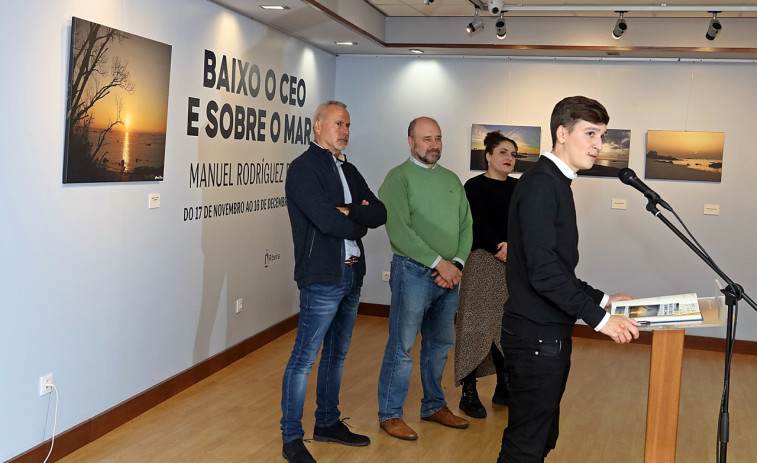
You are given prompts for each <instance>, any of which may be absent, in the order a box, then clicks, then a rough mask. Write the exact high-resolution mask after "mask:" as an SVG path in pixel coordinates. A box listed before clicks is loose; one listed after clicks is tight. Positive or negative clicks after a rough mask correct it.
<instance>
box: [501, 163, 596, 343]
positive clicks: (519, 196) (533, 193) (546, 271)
mask: <svg viewBox="0 0 757 463" xmlns="http://www.w3.org/2000/svg"><path fill="white" fill-rule="evenodd" d="M570 184H571V180H570V179H568V178H567V177H565V175H563V173H562V172H560V169H559V168H558V167H557V165H555V163H554V162H552V161H551V160H550V159H547V158H546V157H544V156H542V157H540V158H539V160H538V161H537V162H536V164H534V166H533V167H531V168H530V169H529V170H528V171H526V172H525V173H524V174H523V175H522V176H521V177H520V180H519V181H518V184H517V186H516V187H515V190H514V192H513V197H512V200H511V202H510V215H509V220H508V233H507V237H508V246H507V286H508V289H509V291H510V299H509V300H508V301H507V303H506V304H505V308H504V315H503V318H502V323H503V329H506V330H508V331H510V332H511V333H514V334H517V335H519V336H521V337H525V338H532V339H563V338H567V337H570V336H571V335H572V333H573V326H574V324H575V322H576V319H578V318H580V319H582V320H584V321H585V322H586V323H587V324H589V325H590V326H592V327H594V326H597V325H598V324H599V322H600V321H602V318H603V317H604V315H605V313H606V312H605V310H604V309H602V308H601V307H600V306H599V303H600V302H601V300H602V297H603V296H604V293H603V292H602V291H599V290H597V289H594V288H592V287H591V286H590V285H588V284H587V283H585V282H583V281H581V280H579V279H578V278H577V277H576V274H575V268H576V265H578V227H577V225H576V208H575V204H574V203H573V191H572V190H571V189H570Z"/></svg>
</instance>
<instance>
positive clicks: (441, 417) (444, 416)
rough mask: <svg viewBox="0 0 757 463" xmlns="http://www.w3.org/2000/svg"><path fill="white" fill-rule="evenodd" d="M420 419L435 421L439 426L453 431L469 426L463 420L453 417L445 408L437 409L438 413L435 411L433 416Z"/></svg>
mask: <svg viewBox="0 0 757 463" xmlns="http://www.w3.org/2000/svg"><path fill="white" fill-rule="evenodd" d="M421 419H422V420H426V421H436V422H437V423H439V424H443V425H444V426H447V427H450V428H455V429H465V428H467V427H468V425H469V424H470V423H468V420H466V419H465V418H460V417H459V416H455V414H454V413H452V412H451V411H450V409H449V408H447V407H446V406H444V407H442V408H441V409H439V411H437V412H436V413H434V414H433V415H431V416H424V417H422V418H421Z"/></svg>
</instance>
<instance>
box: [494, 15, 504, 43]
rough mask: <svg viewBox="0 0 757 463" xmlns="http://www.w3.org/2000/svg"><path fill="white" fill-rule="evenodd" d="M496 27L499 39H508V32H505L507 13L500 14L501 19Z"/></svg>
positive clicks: (495, 24)
mask: <svg viewBox="0 0 757 463" xmlns="http://www.w3.org/2000/svg"><path fill="white" fill-rule="evenodd" d="M494 26H495V27H496V28H497V38H498V39H500V40H504V38H505V37H507V31H506V30H505V12H504V11H503V12H501V13H500V14H499V19H498V20H497V22H496V23H494Z"/></svg>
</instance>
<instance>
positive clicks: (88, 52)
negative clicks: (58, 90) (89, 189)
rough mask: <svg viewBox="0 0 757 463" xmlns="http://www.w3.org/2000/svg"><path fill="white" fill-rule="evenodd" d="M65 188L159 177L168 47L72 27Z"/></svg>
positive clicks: (76, 22) (97, 28)
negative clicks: (66, 184)
mask: <svg viewBox="0 0 757 463" xmlns="http://www.w3.org/2000/svg"><path fill="white" fill-rule="evenodd" d="M70 51H71V55H70V61H69V80H68V105H67V112H66V144H65V153H64V162H63V183H96V182H137V181H159V180H163V168H164V163H165V152H166V126H167V121H168V86H169V74H170V68H171V46H170V45H166V44H164V43H160V42H156V41H154V40H150V39H146V38H144V37H139V36H136V35H133V34H129V33H126V32H123V31H119V30H117V29H113V28H109V27H106V26H103V25H100V24H97V23H93V22H90V21H86V20H83V19H80V18H73V20H72V25H71V49H70Z"/></svg>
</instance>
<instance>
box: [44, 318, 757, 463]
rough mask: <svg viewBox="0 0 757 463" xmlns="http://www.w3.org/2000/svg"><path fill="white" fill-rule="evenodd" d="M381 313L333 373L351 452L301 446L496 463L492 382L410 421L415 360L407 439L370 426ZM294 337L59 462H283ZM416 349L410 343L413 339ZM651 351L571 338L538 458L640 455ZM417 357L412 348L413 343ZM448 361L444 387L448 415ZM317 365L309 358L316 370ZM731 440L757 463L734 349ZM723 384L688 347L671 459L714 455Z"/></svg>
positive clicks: (715, 364) (366, 457) (744, 458)
mask: <svg viewBox="0 0 757 463" xmlns="http://www.w3.org/2000/svg"><path fill="white" fill-rule="evenodd" d="M387 323H388V320H387V319H386V318H381V317H371V316H362V315H361V316H359V317H358V321H357V325H356V327H355V333H354V335H353V338H352V347H351V348H350V352H349V355H348V356H347V360H346V363H345V368H344V378H343V383H342V394H341V405H340V409H341V410H342V414H343V417H349V418H350V419H349V420H348V421H347V423H349V424H350V425H352V426H353V428H354V430H355V431H356V432H360V433H363V434H367V435H368V436H369V437H370V438H371V445H369V446H368V447H362V448H352V447H345V446H342V445H339V444H334V443H322V442H310V443H307V444H306V445H307V446H308V448H309V449H310V451H311V453H312V454H313V456H314V457H315V459H316V460H317V461H318V462H320V463H327V462H356V463H361V462H387V461H389V462H391V461H396V462H399V461H411V462H495V461H496V459H497V454H498V452H499V447H500V438H501V434H502V429H503V428H504V427H505V424H506V422H507V407H500V406H496V405H495V406H492V404H491V401H490V398H491V395H492V393H493V390H494V378H493V377H487V378H482V379H481V380H480V382H479V393H480V395H481V397H482V401H483V402H484V405H486V407H487V410H488V411H489V416H488V417H487V418H485V419H480V420H472V423H471V426H470V427H469V428H468V429H466V430H455V429H449V428H445V427H443V426H441V425H438V424H435V423H429V422H425V421H420V419H419V408H420V396H421V391H420V378H419V375H418V371H417V361H416V365H415V370H414V372H413V375H414V376H413V380H412V382H411V387H410V392H409V395H408V399H407V402H406V407H405V421H406V422H407V423H408V424H409V425H410V426H411V427H412V428H414V429H415V430H416V431H417V432H418V435H419V439H418V440H417V441H415V442H407V441H401V440H398V439H395V438H393V437H390V436H388V435H387V434H386V433H384V432H383V431H381V430H380V429H379V426H378V421H377V403H376V387H377V383H378V373H379V368H380V365H381V358H382V354H383V349H384V345H385V342H386V338H387ZM294 335H295V332H294V331H292V332H290V333H288V334H286V335H285V336H282V337H280V338H279V339H277V340H275V341H273V342H271V343H270V344H268V345H266V346H264V347H263V348H261V349H259V350H257V351H255V352H253V353H252V354H250V355H248V356H247V357H245V358H243V359H242V360H240V361H238V362H236V363H234V364H233V365H231V366H229V367H227V368H225V369H224V370H222V371H220V372H218V373H216V374H214V375H213V376H211V377H209V378H207V379H206V380H204V381H202V382H200V383H198V384H197V385H195V386H193V387H191V388H190V389H187V390H185V391H184V392H182V393H180V394H178V395H177V396H175V397H173V398H172V399H170V400H168V401H166V402H164V403H162V404H161V405H159V406H158V407H155V408H154V409H152V410H150V411H148V412H147V413H145V414H143V415H141V416H139V417H138V418H136V419H134V420H132V421H131V422H129V423H127V424H126V425H124V426H122V427H120V428H118V429H116V430H115V431H113V432H111V433H110V434H107V435H106V436H104V437H102V438H100V439H98V440H97V441H95V442H93V443H92V444H90V445H88V446H86V447H84V448H82V449H80V450H78V451H77V452H75V453H72V454H71V455H69V456H67V457H66V458H64V459H62V460H59V461H60V462H63V463H81V462H98V463H110V462H127V463H140V462H150V463H153V462H182V463H190V462H198V463H200V462H202V463H208V462H235V463H236V462H283V461H284V459H283V458H282V457H281V434H280V430H279V419H280V418H281V410H280V400H281V378H282V375H283V371H284V366H285V364H286V362H287V359H288V356H289V352H290V350H291V348H292V345H293V343H294ZM416 347H418V346H416ZM649 352H650V347H649V346H644V345H633V344H631V345H623V346H620V345H616V344H614V343H612V342H607V341H597V340H589V339H581V338H577V339H575V340H574V351H573V367H572V370H571V376H570V380H569V381H568V388H567V391H566V393H565V396H564V398H563V401H562V421H561V428H562V431H561V434H560V439H559V441H558V445H557V449H555V450H554V451H553V452H552V453H551V454H550V455H549V457H548V458H547V462H549V463H557V462H559V463H573V462H575V463H588V462H610V461H612V462H613V463H639V462H642V461H643V459H644V429H645V416H646V395H647V381H648V377H649ZM414 354H415V357H416V359H417V349H416V350H415V353H414ZM452 358H453V355H452V354H450V360H449V362H448V363H447V369H446V371H445V376H444V388H445V391H446V393H447V400H448V402H449V405H450V408H451V409H452V410H453V411H455V412H457V404H458V401H459V399H460V389H459V388H456V387H454V384H453V378H452V370H453V368H452V367H453V365H452ZM316 368H317V365H316ZM310 376H311V377H310V382H309V386H308V399H307V401H306V405H305V416H304V422H303V425H304V427H305V433H306V438H307V437H310V436H312V429H313V422H314V418H313V410H314V402H315V400H314V398H313V395H314V387H315V368H314V371H313V374H311V375H310ZM731 383H732V385H731V399H730V412H731V436H730V442H729V444H728V461H730V462H735V463H742V462H750V461H757V456H756V455H757V440H755V439H754V438H753V433H754V432H755V431H756V430H757V426H756V425H757V410H756V409H755V405H754V404H755V401H756V400H757V398H756V397H755V396H754V393H753V391H754V390H755V388H754V387H753V385H757V358H755V357H754V356H745V355H735V356H734V363H733V368H732V374H731ZM722 388H723V354H720V353H715V352H707V351H695V350H687V351H686V352H685V354H684V364H683V389H684V390H683V393H682V397H681V412H680V425H679V432H678V447H677V459H676V461H677V462H680V463H698V462H714V461H715V445H716V425H717V418H718V408H719V403H720V397H721V394H722Z"/></svg>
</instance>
